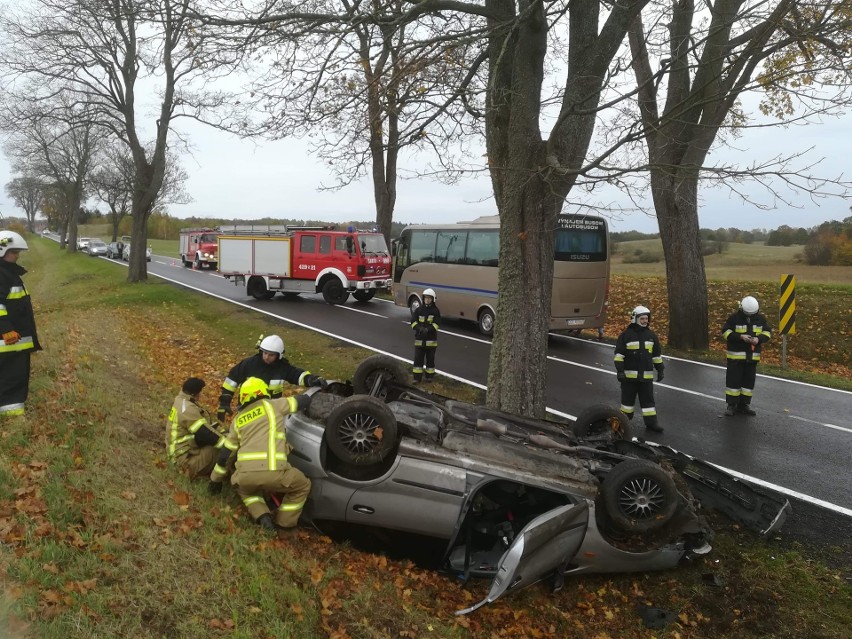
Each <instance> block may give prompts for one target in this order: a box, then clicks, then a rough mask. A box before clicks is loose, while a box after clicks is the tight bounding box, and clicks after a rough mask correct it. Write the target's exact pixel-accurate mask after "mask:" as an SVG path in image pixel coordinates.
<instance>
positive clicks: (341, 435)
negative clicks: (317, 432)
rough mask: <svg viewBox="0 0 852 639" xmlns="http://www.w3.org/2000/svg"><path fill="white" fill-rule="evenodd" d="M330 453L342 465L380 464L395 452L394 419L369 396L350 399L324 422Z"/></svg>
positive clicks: (388, 410) (386, 407)
mask: <svg viewBox="0 0 852 639" xmlns="http://www.w3.org/2000/svg"><path fill="white" fill-rule="evenodd" d="M325 425H326V426H325V438H326V443H327V445H328V450H329V452H330V453H331V454H332V455H334V456H335V457H336V458H337V459H339V460H340V461H341V462H343V463H344V464H348V465H351V466H359V467H364V466H372V465H375V464H380V463H381V462H382V461H383V460H384V459H385V458H386V457H387V456H388V455H390V454H391V453H392V452H393V451H394V450H395V449H396V438H397V425H396V417H394V414H393V413H392V412H391V409H390V408H388V406H387V404H385V403H384V402H382V401H381V400H379V399H376V398H375V397H370V396H369V395H353V396H352V397H348V398H346V399H345V400H343V402H341V403H340V405H339V406H337V407H336V408H335V409H334V410H332V411H331V413H330V414H329V416H328V418H327V419H326V420H325Z"/></svg>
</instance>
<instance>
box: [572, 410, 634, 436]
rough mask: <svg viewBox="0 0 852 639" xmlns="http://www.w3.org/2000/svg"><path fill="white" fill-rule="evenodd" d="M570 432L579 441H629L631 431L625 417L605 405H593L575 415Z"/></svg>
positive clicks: (631, 434) (618, 411)
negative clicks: (575, 418)
mask: <svg viewBox="0 0 852 639" xmlns="http://www.w3.org/2000/svg"><path fill="white" fill-rule="evenodd" d="M571 431H572V432H573V433H574V434H575V435H576V436H577V437H579V438H580V439H598V440H600V439H604V440H607V441H612V440H616V439H631V438H632V437H633V431H632V429H631V428H630V421H629V420H628V419H627V415H625V414H624V413H622V412H621V411H620V410H618V409H616V408H613V407H612V406H607V405H606V404H595V405H594V406H589V407H588V408H587V409H585V410H584V411H582V412H581V413H580V414H579V415H577V421H575V422H574V425H573V426H571Z"/></svg>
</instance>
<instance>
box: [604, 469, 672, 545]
mask: <svg viewBox="0 0 852 639" xmlns="http://www.w3.org/2000/svg"><path fill="white" fill-rule="evenodd" d="M601 496H602V499H603V505H604V510H605V512H606V514H607V516H608V517H609V520H610V521H611V522H612V524H613V526H615V527H616V528H618V529H619V530H622V531H624V532H633V533H648V532H653V531H656V530H659V529H660V528H663V527H664V526H665V525H666V524H667V523H668V522H669V521H670V520H671V518H672V517H673V516H674V514H675V511H676V510H677V504H678V499H679V496H678V492H677V488H676V487H675V483H674V480H673V479H672V478H671V477H670V476H669V474H668V473H666V471H664V470H663V469H662V468H660V466H658V465H657V464H655V463H654V462H651V461H647V460H644V459H630V460H627V461H623V462H621V463H620V464H618V465H617V466H616V467H615V468H613V469H612V470H611V471H610V472H609V473H608V474H607V476H606V477H604V480H603V482H602V484H601Z"/></svg>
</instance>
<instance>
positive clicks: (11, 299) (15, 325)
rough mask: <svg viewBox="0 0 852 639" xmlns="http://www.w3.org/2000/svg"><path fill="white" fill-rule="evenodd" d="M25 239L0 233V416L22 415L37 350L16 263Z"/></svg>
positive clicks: (30, 309)
mask: <svg viewBox="0 0 852 639" xmlns="http://www.w3.org/2000/svg"><path fill="white" fill-rule="evenodd" d="M28 249H29V246H27V242H26V240H24V238H23V237H21V236H20V235H19V234H18V233H15V232H14V231H0V417H11V416H15V415H23V414H24V404H25V402H26V401H27V396H28V395H29V390H30V356H31V355H32V353H33V352H34V351H40V350H41V345H40V344H39V342H38V335H37V334H36V324H35V315H34V314H33V303H32V299H31V298H30V294H29V293H28V292H27V288H26V287H25V286H24V281H23V280H22V279H21V276H22V275H23V274H24V273H26V272H27V271H26V269H24V268H23V267H22V266H20V265H19V264H18V257H20V255H21V251H26V250H28Z"/></svg>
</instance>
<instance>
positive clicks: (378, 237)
mask: <svg viewBox="0 0 852 639" xmlns="http://www.w3.org/2000/svg"><path fill="white" fill-rule="evenodd" d="M221 230H222V231H223V232H224V234H223V235H220V237H219V272H220V273H221V274H222V275H224V276H225V278H227V279H229V280H233V282H234V283H235V284H243V283H244V284H245V286H246V293H247V294H248V295H250V296H251V297H254V298H256V299H271V298H272V297H274V296H275V293H279V292H280V293H281V294H283V295H284V297H286V298H294V297H296V296H298V295H300V294H302V293H321V294H322V296H323V299H324V300H325V301H326V302H327V303H329V304H343V303H344V302H346V300H347V299H349V295H350V294H352V295H353V296H354V297H355V299H356V300H358V301H362V302H366V301H368V300H370V299H372V298H373V296H374V295H375V294H376V291H379V290H389V289H390V287H391V282H392V280H391V273H390V269H391V261H390V253H389V251H388V247H387V244H386V243H385V238H384V236H383V235H382V234H381V233H376V232H372V231H359V230H356V229H351V230H348V231H337V230H334V229H331V228H322V227H286V228H284V229H283V230H281V229H280V228H278V229H276V230H273V229H271V228H269V229H267V230H256V229H254V228H253V229H252V230H242V231H241V230H240V228H239V227H236V228H235V230H234V231H233V232H232V233H231V232H228V231H225V229H224V228H222V229H221Z"/></svg>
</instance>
